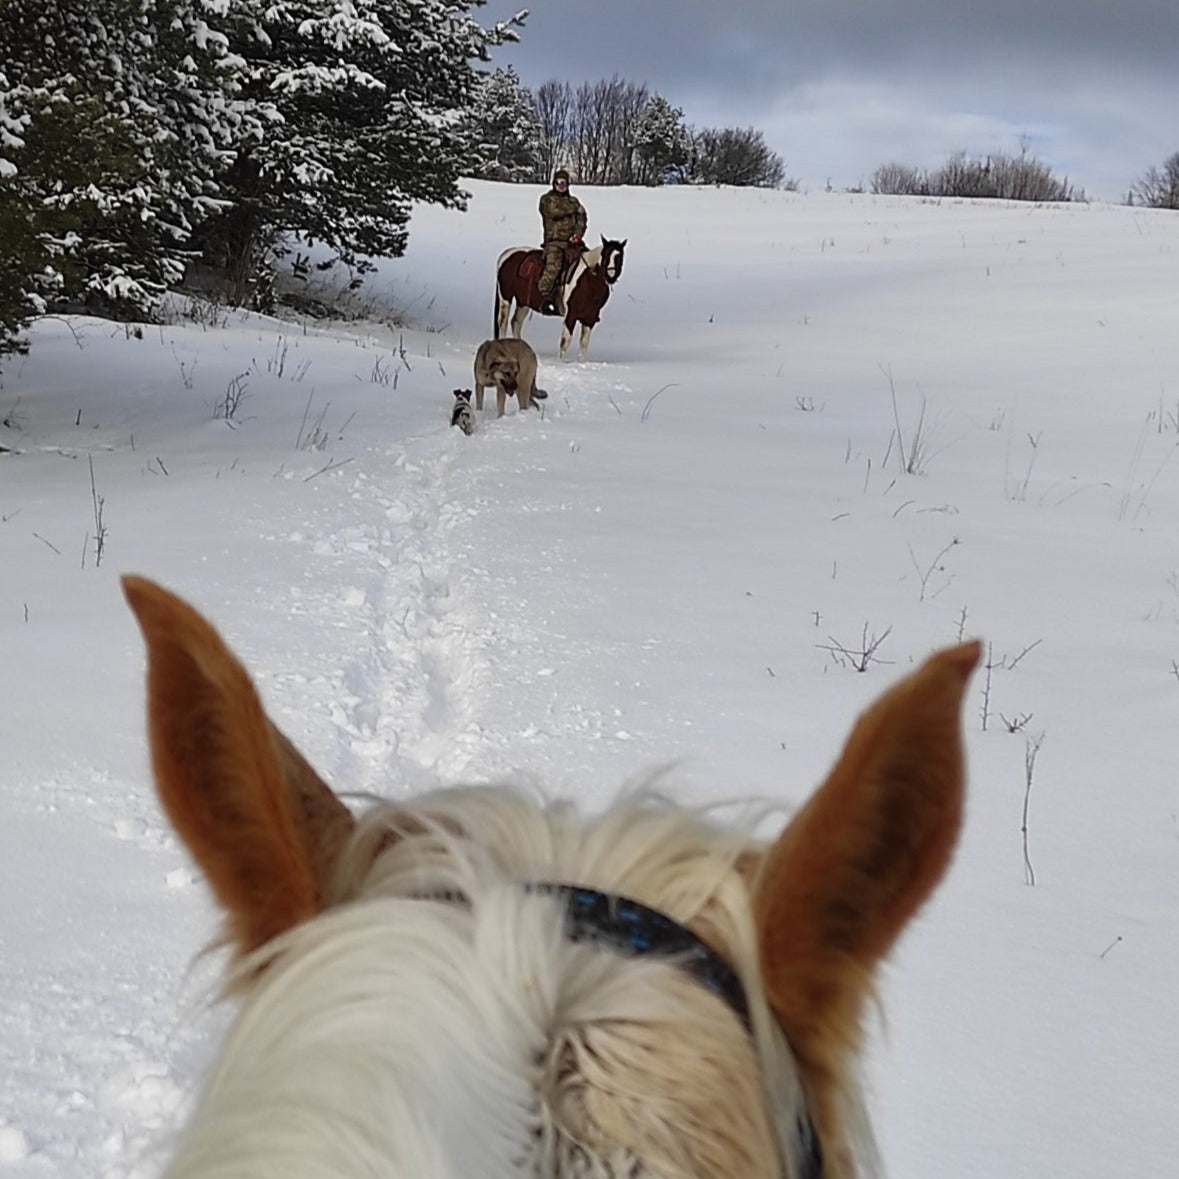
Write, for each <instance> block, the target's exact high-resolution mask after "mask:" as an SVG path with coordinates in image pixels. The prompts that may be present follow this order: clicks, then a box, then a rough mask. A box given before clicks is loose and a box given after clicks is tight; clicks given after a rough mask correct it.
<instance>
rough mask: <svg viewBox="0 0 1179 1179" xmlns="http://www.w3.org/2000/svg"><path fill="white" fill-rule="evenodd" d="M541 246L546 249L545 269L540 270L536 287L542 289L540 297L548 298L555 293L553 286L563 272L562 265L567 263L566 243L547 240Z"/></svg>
mask: <svg viewBox="0 0 1179 1179" xmlns="http://www.w3.org/2000/svg"><path fill="white" fill-rule="evenodd" d="M541 248H542V249H543V250H544V269H543V270H542V271H541V272H540V279H539V280H538V281H537V284H536V288H537V290H538V291H540V297H541V298H542V299H547V298H548V297H549V296H550V295H552V294H554V291H553V287H554V286H555V285H556V282H557V278H558V276H559V275H560V273H561V267H562V266H564V265H565V243H564V242H545V244H544V245H543V246H542V247H541Z"/></svg>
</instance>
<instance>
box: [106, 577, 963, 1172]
mask: <svg viewBox="0 0 1179 1179" xmlns="http://www.w3.org/2000/svg"><path fill="white" fill-rule="evenodd" d="M124 588H125V592H126V594H127V598H128V601H129V603H130V605H131V607H132V609H133V610H134V612H135V614H136V616H137V618H138V620H139V623H140V626H141V628H142V630H143V634H144V638H145V640H146V643H147V648H148V729H149V736H150V743H151V753H152V764H153V769H154V771H155V777H156V784H157V789H158V792H159V795H160V799H161V802H162V803H163V807H164V809H165V811H166V812H167V814H168V817H169V819H170V820H171V822H172V824H173V826H174V827H175V829H176V830H177V832H178V833H179V835H180V836H181V838H182V839H183V841H184V843H185V844H186V845H187V847H188V850H189V852H190V853H191V855H192V857H193V859H194V860H195V861H196V863H197V865H198V866H199V867H200V868H201V870H202V871H203V873H204V875H205V878H206V880H207V882H208V884H209V886H210V888H211V890H212V892H213V894H214V896H215V898H216V899H217V901H218V902H219V904H220V907H221V909H222V911H223V913H224V916H225V919H226V926H225V931H224V939H225V942H226V943H227V944H228V945H229V947H230V948H231V950H232V952H233V959H234V960H233V965H232V968H231V974H230V977H229V982H228V984H227V989H228V990H229V991H230V992H232V993H233V994H234V995H235V996H236V997H237V998H238V999H240V1001H241V1003H242V1010H241V1014H240V1016H239V1018H238V1020H237V1022H236V1023H235V1025H234V1027H233V1029H232V1030H231V1032H230V1034H229V1038H228V1041H227V1043H226V1044H225V1045H224V1046H223V1048H222V1050H221V1053H220V1056H219V1058H218V1060H217V1062H216V1064H215V1065H214V1068H213V1073H212V1076H211V1079H210V1081H209V1084H208V1086H207V1087H206V1089H205V1091H204V1094H203V1096H202V1097H201V1098H200V1100H199V1101H198V1102H197V1104H196V1107H195V1109H194V1111H193V1113H192V1115H191V1119H190V1121H189V1124H188V1127H187V1129H186V1130H185V1131H184V1133H183V1134H182V1135H181V1138H180V1141H179V1143H178V1146H177V1154H176V1156H175V1158H174V1160H173V1163H172V1166H171V1167H170V1168H169V1169H167V1170H166V1171H165V1175H166V1176H168V1177H172V1179H177V1177H179V1176H184V1177H185V1179H213V1177H217V1176H226V1175H229V1174H232V1175H234V1176H236V1177H238V1179H266V1177H268V1176H275V1175H283V1176H284V1177H286V1179H310V1177H313V1176H324V1175H334V1176H338V1177H339V1179H359V1177H360V1176H371V1175H378V1174H379V1175H385V1176H388V1177H389V1179H409V1177H410V1176H413V1177H414V1179H458V1177H462V1176H468V1175H487V1176H489V1177H491V1179H573V1177H575V1176H589V1175H593V1176H599V1177H608V1176H614V1177H618V1176H623V1175H627V1176H643V1177H646V1179H654V1177H656V1176H672V1175H675V1176H680V1177H685V1179H708V1177H715V1176H732V1177H736V1176H741V1177H742V1179H853V1177H855V1176H859V1175H862V1174H864V1173H865V1168H866V1167H867V1166H869V1165H870V1162H871V1157H872V1147H871V1136H870V1133H869V1131H868V1129H867V1120H866V1114H865V1110H864V1103H863V1098H862V1096H861V1093H860V1088H859V1082H858V1080H857V1075H858V1070H857V1067H856V1057H857V1055H858V1050H859V1046H860V1023H861V1018H862V1015H863V1012H864V1009H865V1008H866V1007H870V1006H871V1004H872V1002H873V984H872V979H873V975H874V973H875V970H876V967H877V966H878V965H879V963H880V961H881V959H882V958H883V957H884V955H885V954H887V953H888V951H889V949H890V948H891V947H892V945H893V943H894V942H895V940H896V938H897V937H898V936H899V934H900V933H901V930H902V929H903V928H904V926H905V925H906V924H907V922H908V921H909V919H910V918H911V917H912V916H913V914H914V913H915V911H916V910H917V909H918V908H919V907H920V905H921V904H922V902H923V901H924V900H925V898H926V897H927V896H928V895H929V894H930V893H931V892H932V890H933V889H934V887H935V886H936V885H937V883H938V881H939V879H940V878H941V876H942V874H943V872H944V870H945V868H946V866H947V863H948V861H949V859H950V856H951V854H952V851H953V848H954V844H955V842H956V839H957V835H958V829H959V825H960V822H961V816H962V808H963V773H964V771H963V755H962V737H961V709H962V700H963V694H964V691H965V687H966V683H967V680H968V678H969V676H970V673H971V670H972V669H973V668H974V666H975V664H976V662H977V660H978V658H979V652H980V648H979V644H978V643H967V644H964V645H962V646H959V647H955V648H951V649H949V650H946V651H942V652H940V653H938V654H935V655H933V656H932V657H931V658H929V659H928V660H927V661H926V662H925V663H924V664H923V665H921V666H920V667H919V668H917V669H916V670H915V671H913V672H912V673H910V674H909V675H908V676H907V677H906V678H904V679H902V680H901V681H900V682H899V683H898V684H896V685H895V686H894V687H892V688H891V689H890V690H889V691H888V692H886V693H885V694H884V695H883V696H882V697H881V698H880V699H879V700H878V701H877V702H876V703H875V704H874V705H873V706H872V707H871V708H870V709H869V710H868V711H867V712H865V713H864V715H863V716H862V717H861V718H860V719H859V721H858V722H857V723H856V725H855V726H854V728H853V729H852V732H851V736H850V737H849V739H848V741H847V743H846V745H845V747H844V749H843V752H842V754H841V755H840V757H839V758H838V760H837V761H836V763H835V767H834V769H833V770H832V771H831V773H830V774H829V775H828V777H827V779H826V781H825V782H824V783H823V785H822V786H821V787H820V788H819V790H818V791H817V792H816V793H815V794H814V795H812V797H811V798H810V800H809V801H808V802H807V803H806V804H805V805H804V806H803V807H802V808H801V809H800V810H799V811H797V813H796V814H795V815H794V816H793V817H792V819H791V820H790V822H789V823H788V824H787V826H786V827H785V829H784V830H783V831H782V832H781V834H779V835H778V836H777V837H776V838H775V839H772V840H771V841H770V842H768V843H763V842H761V841H760V840H759V839H757V838H756V837H755V836H754V835H753V833H752V827H753V822H752V820H750V822H749V823H748V824H746V825H745V826H744V827H741V826H738V827H735V828H734V827H731V826H729V827H726V826H722V825H721V824H720V823H719V822H718V821H717V820H716V819H715V817H713V818H710V817H708V816H707V815H706V814H704V813H702V812H699V811H695V810H685V809H682V808H677V807H675V806H674V805H673V804H671V803H670V802H667V801H665V800H661V799H657V798H653V797H649V796H643V795H633V794H632V795H630V796H625V797H623V798H622V799H621V800H620V801H618V802H616V803H615V804H614V805H613V806H612V807H609V808H607V809H606V810H605V811H604V812H603V813H601V814H599V815H597V816H583V815H580V814H579V813H578V812H577V810H576V808H574V807H573V806H572V805H571V804H568V803H562V802H558V801H554V800H545V799H542V798H537V797H535V796H532V795H528V794H526V793H525V792H523V791H519V790H512V789H510V788H506V787H483V788H474V787H470V788H452V789H449V790H440V791H434V792H432V793H429V794H426V795H423V796H420V797H417V798H409V799H405V800H401V801H397V802H386V803H383V804H377V805H375V806H374V807H373V808H371V809H370V810H369V812H368V813H367V814H366V815H363V816H361V817H355V816H353V814H352V813H351V811H350V810H349V809H348V808H347V807H345V805H344V803H343V802H341V801H340V799H339V798H338V797H337V796H336V794H335V793H334V792H333V791H332V790H331V789H330V787H328V785H327V784H326V783H325V782H324V781H323V779H321V778H320V777H319V775H318V774H317V773H316V771H315V770H314V769H312V767H311V766H310V764H309V763H308V762H307V761H306V760H304V758H303V757H302V755H301V754H299V753H298V752H297V750H296V749H295V746H294V745H293V744H292V743H291V742H290V741H289V740H288V739H287V738H286V737H285V736H284V735H283V734H282V733H281V732H280V730H279V729H278V728H277V727H276V726H275V725H274V724H273V722H272V721H271V720H270V719H269V717H268V716H267V714H266V712H265V711H264V710H263V707H262V703H261V701H260V699H259V696H258V693H257V690H256V689H255V687H254V686H253V684H252V682H251V680H250V678H249V676H248V675H247V673H246V671H245V669H244V668H243V667H242V665H241V664H240V663H239V662H238V660H237V659H236V657H235V656H234V655H233V654H232V653H231V652H230V650H229V649H228V647H226V645H225V643H224V642H223V641H222V639H221V638H220V636H219V635H218V634H217V632H216V631H215V630H214V629H213V627H212V626H210V625H209V623H208V622H206V621H205V619H204V618H202V617H201V616H200V615H199V614H198V613H197V612H196V611H195V610H194V609H192V607H190V606H188V605H187V604H186V603H184V602H182V601H181V600H180V599H178V598H176V597H175V596H173V595H172V594H170V593H168V592H167V591H166V590H164V589H163V588H161V587H160V586H157V585H155V584H153V583H152V582H149V581H146V580H144V579H142V578H126V579H125V580H124ZM865 1160H866V1161H865Z"/></svg>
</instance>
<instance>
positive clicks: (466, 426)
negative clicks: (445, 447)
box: [450, 389, 475, 434]
mask: <svg viewBox="0 0 1179 1179" xmlns="http://www.w3.org/2000/svg"><path fill="white" fill-rule="evenodd" d="M450 424H451V425H452V426H458V428H459V429H460V430H462V432H463V433H464V434H473V433H474V432H475V411H474V410H473V409H472V408H471V390H470V389H456V390H455V391H454V408H453V409H452V410H451V411H450Z"/></svg>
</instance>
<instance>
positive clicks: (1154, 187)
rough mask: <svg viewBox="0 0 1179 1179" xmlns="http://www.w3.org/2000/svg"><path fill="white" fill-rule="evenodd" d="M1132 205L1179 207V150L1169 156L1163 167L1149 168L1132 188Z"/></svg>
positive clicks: (1155, 207)
mask: <svg viewBox="0 0 1179 1179" xmlns="http://www.w3.org/2000/svg"><path fill="white" fill-rule="evenodd" d="M1128 203H1129V204H1131V205H1146V206H1148V207H1149V208H1152V209H1179V151H1177V152H1175V153H1174V154H1173V155H1170V156H1168V157H1167V158H1166V159H1165V160H1164V161H1163V166H1162V167H1161V168H1155V167H1151V168H1147V170H1146V171H1145V172H1143V174H1142V176H1141V177H1139V179H1138V180H1136V181H1135V182H1134V184H1133V185H1132V186H1131V188H1130V199H1129V202H1128Z"/></svg>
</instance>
